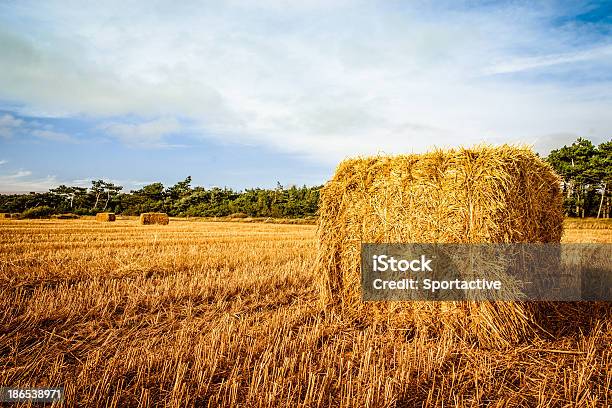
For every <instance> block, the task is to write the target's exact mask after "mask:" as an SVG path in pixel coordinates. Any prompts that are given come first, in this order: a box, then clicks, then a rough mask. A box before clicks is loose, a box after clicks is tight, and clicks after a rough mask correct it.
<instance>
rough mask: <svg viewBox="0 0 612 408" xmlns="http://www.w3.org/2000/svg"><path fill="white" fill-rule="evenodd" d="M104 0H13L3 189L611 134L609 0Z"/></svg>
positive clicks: (2, 130)
mask: <svg viewBox="0 0 612 408" xmlns="http://www.w3.org/2000/svg"><path fill="white" fill-rule="evenodd" d="M101 3H103V4H99V5H88V6H87V7H83V6H82V2H76V1H75V2H73V1H71V0H63V1H53V0H52V1H45V2H30V1H6V0H5V1H2V0H0V191H44V190H46V189H48V188H49V187H52V186H55V185H58V184H60V183H63V184H72V185H87V184H88V183H89V180H91V179H94V178H95V179H98V178H104V179H107V180H112V181H115V182H118V183H120V184H122V185H123V186H125V188H126V189H128V190H129V189H132V188H138V187H140V186H141V185H143V184H146V183H150V182H154V181H162V182H164V183H165V184H173V183H175V182H176V181H179V180H182V179H183V178H185V177H186V176H187V175H191V176H192V177H193V181H194V184H197V185H203V186H229V187H233V188H238V189H242V188H248V187H254V186H261V187H271V186H275V185H276V182H277V181H280V182H281V183H282V184H285V185H289V184H298V185H301V184H308V185H315V184H321V183H323V182H324V181H325V180H327V179H328V178H329V177H330V176H331V174H332V173H333V170H334V168H335V166H336V165H337V163H338V162H339V161H340V160H342V159H343V158H346V157H349V156H354V155H372V154H378V153H402V152H422V151H425V150H428V149H430V148H432V147H450V146H458V145H472V144H475V143H479V142H489V143H506V142H508V143H527V144H531V145H533V146H534V148H535V149H536V150H537V151H539V152H540V153H542V154H546V153H547V152H548V151H549V150H550V149H551V148H555V147H559V146H561V145H563V144H567V143H570V142H571V141H572V140H574V139H575V138H576V137H578V136H583V137H587V138H589V139H591V140H593V141H594V142H596V143H600V142H603V141H606V140H610V138H611V137H612V2H554V1H549V2H547V1H543V2H521V1H513V2H493V1H483V2H478V1H465V2H461V1H448V2H445V1H436V2H430V1H412V2H400V1H397V2H393V1H385V2H360V1H350V2H348V1H333V0H328V1H300V2H290V1H273V0H260V1H242V2H237V1H227V2H223V3H221V2H208V3H207V2H190V1H184V2H169V1H128V2H125V1H121V2H115V1H104V2H101ZM176 3H179V4H176ZM532 3H537V4H532Z"/></svg>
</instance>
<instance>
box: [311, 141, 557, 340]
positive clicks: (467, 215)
mask: <svg viewBox="0 0 612 408" xmlns="http://www.w3.org/2000/svg"><path fill="white" fill-rule="evenodd" d="M319 212H320V217H319V226H318V238H319V253H318V268H319V269H318V270H319V275H318V276H319V279H318V284H319V287H320V289H321V290H320V292H321V301H322V302H323V304H324V305H325V306H326V307H333V308H339V309H341V310H342V311H343V313H345V314H347V313H348V315H350V316H352V317H354V318H358V319H364V318H382V319H384V320H385V321H387V322H393V323H392V324H394V325H397V326H410V327H412V328H416V329H427V330H430V329H432V328H438V329H442V330H451V331H452V332H453V333H454V334H457V335H458V336H459V337H462V338H466V339H467V338H469V339H472V340H476V341H479V342H481V343H487V344H492V345H508V344H511V343H514V342H517V341H519V340H521V339H523V338H525V336H527V335H531V334H533V333H534V329H535V328H536V327H537V323H536V322H535V321H534V316H535V314H534V312H535V311H534V310H533V309H534V308H535V307H537V305H536V304H534V303H530V304H527V303H526V302H486V301H484V302H474V301H461V302H423V301H411V302H407V301H404V302H368V303H366V302H363V301H362V300H361V292H360V250H361V244H362V243H521V242H538V243H549V242H552V243H558V242H560V239H561V234H562V228H563V227H562V225H563V207H562V193H561V191H560V183H559V177H558V176H557V175H556V174H555V173H554V171H553V170H552V168H551V167H550V166H549V165H548V164H547V163H545V162H543V161H542V160H541V159H540V158H539V157H538V156H536V155H535V154H534V153H533V152H532V151H531V150H530V149H529V148H526V147H521V146H508V145H504V146H499V147H492V146H488V145H480V146H476V147H473V148H459V149H452V150H435V151H432V152H429V153H425V154H420V155H418V154H410V155H399V156H375V157H364V158H356V159H349V160H346V161H344V162H342V163H341V164H340V165H339V166H338V168H337V170H336V173H335V175H334V176H333V178H332V179H331V180H330V181H329V182H328V183H327V184H326V185H325V186H324V188H323V189H322V191H321V196H320V208H319Z"/></svg>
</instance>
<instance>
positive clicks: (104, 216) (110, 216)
mask: <svg viewBox="0 0 612 408" xmlns="http://www.w3.org/2000/svg"><path fill="white" fill-rule="evenodd" d="M115 219H116V217H115V213H112V212H103V213H97V214H96V221H98V222H113V221H115Z"/></svg>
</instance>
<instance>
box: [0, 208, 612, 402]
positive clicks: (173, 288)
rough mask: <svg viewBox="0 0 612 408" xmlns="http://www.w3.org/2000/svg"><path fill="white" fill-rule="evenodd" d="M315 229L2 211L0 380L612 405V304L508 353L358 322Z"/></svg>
mask: <svg viewBox="0 0 612 408" xmlns="http://www.w3.org/2000/svg"><path fill="white" fill-rule="evenodd" d="M596 224H597V223H596ZM597 225H599V224H597ZM315 229H316V228H315V227H313V226H309V225H279V224H262V223H232V222H223V223H219V222H215V223H207V222H190V221H181V220H178V219H173V221H172V223H171V224H170V225H169V226H156V225H152V226H150V227H147V228H142V227H140V226H139V225H138V221H137V220H135V219H130V220H122V219H119V220H117V221H116V222H114V223H112V224H99V223H96V222H95V221H94V220H93V219H90V220H84V219H79V220H65V221H64V220H33V221H26V220H6V221H4V220H2V221H0V385H11V386H35V385H39V386H44V385H52V384H54V385H56V384H59V385H64V386H65V387H66V403H65V406H69V407H72V406H77V405H78V406H91V407H97V406H117V407H119V406H122V407H123V406H134V407H136V406H153V405H161V406H173V407H182V406H219V405H223V406H244V407H251V406H355V407H361V406H372V407H387V406H398V407H399V406H409V407H412V406H424V405H425V406H427V405H429V406H442V405H444V406H482V405H490V406H506V407H508V406H510V407H513V406H536V407H538V406H539V407H553V406H570V407H583V406H591V407H604V406H610V405H611V404H612V392H611V391H610V390H611V389H612V370H611V369H610V368H611V367H612V350H610V347H609V344H610V343H611V342H612V314H611V311H610V306H609V305H596V306H594V307H592V308H591V311H590V312H589V314H588V315H584V314H580V315H576V316H575V324H568V325H565V326H562V327H558V328H555V330H553V331H551V332H550V336H549V337H548V338H541V339H535V340H532V341H525V342H522V343H520V344H518V345H515V346H512V347H506V348H502V349H497V348H487V347H483V346H478V345H475V344H472V343H469V342H466V341H465V340H462V339H460V338H456V337H450V336H447V335H444V336H441V337H440V336H436V333H434V332H432V333H429V334H428V333H418V334H416V333H413V332H410V331H405V330H390V329H389V327H384V326H383V325H377V324H369V323H368V322H367V321H361V320H359V319H353V320H351V319H347V318H346V316H339V315H337V314H334V313H333V312H327V313H326V312H324V311H322V310H321V308H320V307H319V305H318V297H319V294H318V288H317V285H316V280H317V276H318V275H317V271H316V269H315V260H316V259H315V258H316V234H315ZM563 241H564V242H595V241H599V242H612V229H600V228H581V229H569V230H566V231H565V233H564V236H563ZM577 310H582V309H577Z"/></svg>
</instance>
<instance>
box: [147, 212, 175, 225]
mask: <svg viewBox="0 0 612 408" xmlns="http://www.w3.org/2000/svg"><path fill="white" fill-rule="evenodd" d="M169 222H170V219H169V218H168V214H166V213H142V214H140V223H141V224H142V225H151V224H159V225H168V223H169Z"/></svg>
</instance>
